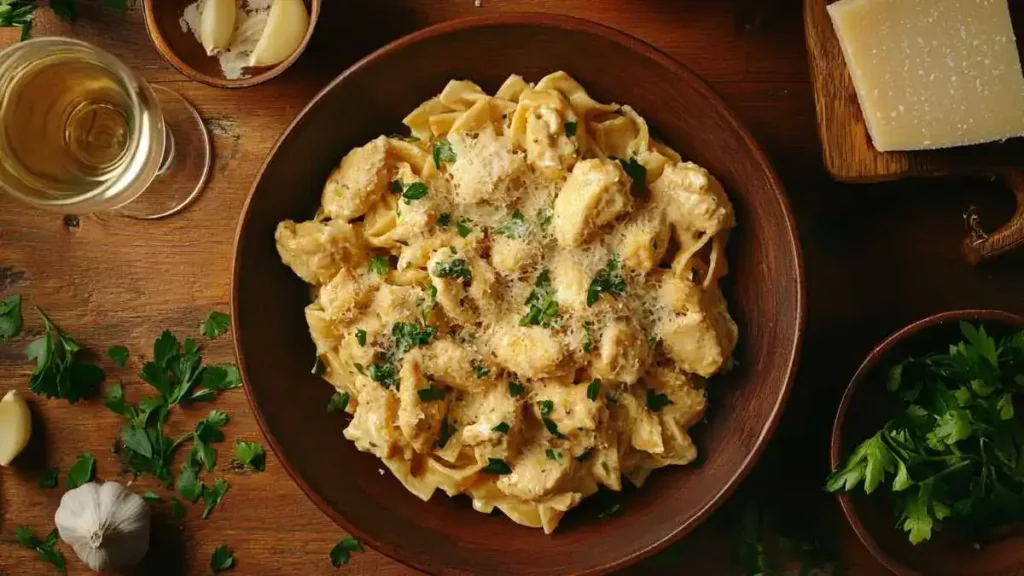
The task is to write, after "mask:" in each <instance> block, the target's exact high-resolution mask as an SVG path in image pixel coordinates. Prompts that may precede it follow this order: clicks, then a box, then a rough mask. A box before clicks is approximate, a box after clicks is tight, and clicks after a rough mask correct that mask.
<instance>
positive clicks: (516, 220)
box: [494, 210, 530, 239]
mask: <svg viewBox="0 0 1024 576" xmlns="http://www.w3.org/2000/svg"><path fill="white" fill-rule="evenodd" d="M494 233H495V234H497V235H498V236H504V237H506V238H516V239H521V238H526V236H527V235H528V234H529V233H530V225H529V224H527V223H526V217H525V216H523V213H522V212H520V211H519V210H516V211H515V213H513V214H512V218H510V219H508V220H506V221H504V222H502V223H501V224H499V225H498V227H497V228H495V229H494Z"/></svg>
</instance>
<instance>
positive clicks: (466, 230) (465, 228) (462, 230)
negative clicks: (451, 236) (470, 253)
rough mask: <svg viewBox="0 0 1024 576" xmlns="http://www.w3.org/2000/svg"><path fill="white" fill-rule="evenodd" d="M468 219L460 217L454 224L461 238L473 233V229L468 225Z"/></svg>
mask: <svg viewBox="0 0 1024 576" xmlns="http://www.w3.org/2000/svg"><path fill="white" fill-rule="evenodd" d="M469 223H470V220H469V219H468V218H462V219H460V220H459V222H458V223H457V224H456V225H455V229H456V230H458V232H459V236H462V237H463V238H465V237H467V236H469V235H470V234H472V233H473V229H472V228H470V227H469Z"/></svg>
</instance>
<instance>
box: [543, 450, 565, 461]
mask: <svg viewBox="0 0 1024 576" xmlns="http://www.w3.org/2000/svg"><path fill="white" fill-rule="evenodd" d="M544 455H545V456H547V458H548V460H552V461H554V462H561V461H562V453H561V452H559V451H557V450H552V449H551V448H548V449H546V450H544Z"/></svg>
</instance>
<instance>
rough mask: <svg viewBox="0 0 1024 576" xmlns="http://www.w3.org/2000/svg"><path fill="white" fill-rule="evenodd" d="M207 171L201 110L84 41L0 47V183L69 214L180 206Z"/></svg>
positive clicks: (154, 211) (154, 213) (142, 214)
mask: <svg viewBox="0 0 1024 576" xmlns="http://www.w3.org/2000/svg"><path fill="white" fill-rule="evenodd" d="M209 173H210V139H209V136H208V135H207V133H206V128H205V127H204V126H203V122H202V120H201V119H200V118H199V114H198V113H197V112H196V110H195V108H193V107H192V105H191V104H189V103H188V102H187V101H185V99H184V98H182V97H181V96H179V95H178V94H176V93H174V92H172V91H170V90H167V89H166V88H162V87H160V86H151V85H149V84H147V83H146V81H145V80H143V79H141V78H140V77H139V76H137V75H136V74H134V73H133V72H132V71H131V70H130V69H129V68H128V67H127V66H125V65H124V64H123V63H121V61H119V60H118V59H117V58H115V57H114V56H112V55H110V54H108V53H107V52H104V51H103V50H100V49H99V48H96V47H95V46H92V45H90V44H87V43H85V42H81V41H78V40H71V39H68V38H39V39H35V40H29V41H26V42H22V43H20V44H16V45H14V46H12V47H11V48H8V49H7V50H5V51H3V52H0V188H2V189H4V190H6V191H7V192H9V193H10V194H12V195H14V196H15V197H17V198H19V199H21V200H23V201H25V202H28V203H30V204H33V205H35V206H38V207H40V208H45V209H49V210H53V211H57V212H62V213H65V214H88V213H93V212H100V211H104V210H117V211H118V212H120V213H123V214H125V215H128V216H131V217H135V218H160V217H163V216H169V215H171V214H174V213H176V212H179V211H181V210H182V209H183V208H185V206H187V205H188V204H189V203H190V202H191V201H192V200H194V199H195V197H196V196H197V195H198V194H199V192H200V191H201V190H202V188H203V186H204V185H205V183H206V179H207V177H208V176H209Z"/></svg>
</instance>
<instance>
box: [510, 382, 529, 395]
mask: <svg viewBox="0 0 1024 576" xmlns="http://www.w3.org/2000/svg"><path fill="white" fill-rule="evenodd" d="M525 392H526V387H525V386H523V385H522V384H520V383H519V382H517V381H515V380H510V381H509V383H508V395H509V396H513V397H516V396H522V395H523V393H525Z"/></svg>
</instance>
